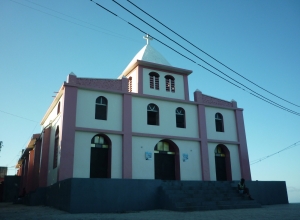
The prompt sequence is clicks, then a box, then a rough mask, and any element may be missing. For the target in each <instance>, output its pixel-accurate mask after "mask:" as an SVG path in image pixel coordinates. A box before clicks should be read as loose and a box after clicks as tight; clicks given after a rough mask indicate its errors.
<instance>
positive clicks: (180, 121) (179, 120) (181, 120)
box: [176, 108, 185, 128]
mask: <svg viewBox="0 0 300 220" xmlns="http://www.w3.org/2000/svg"><path fill="white" fill-rule="evenodd" d="M176 127H177V128H185V111H184V109H183V108H177V109H176Z"/></svg>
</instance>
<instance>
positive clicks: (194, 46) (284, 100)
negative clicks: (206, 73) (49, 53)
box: [112, 0, 300, 107]
mask: <svg viewBox="0 0 300 220" xmlns="http://www.w3.org/2000/svg"><path fill="white" fill-rule="evenodd" d="M112 1H114V2H116V1H115V0H112ZM127 1H128V2H129V3H130V4H132V5H133V6H135V7H136V8H137V9H139V10H140V11H142V12H144V13H145V14H146V15H148V16H149V17H151V18H152V19H154V20H155V21H156V22H158V23H159V24H161V25H162V26H164V27H165V28H167V29H168V30H169V31H171V32H172V33H174V34H175V35H177V36H178V37H180V38H181V39H182V40H184V41H185V42H187V43H189V44H190V45H192V46H193V47H194V48H196V49H198V50H199V51H201V52H202V53H204V54H205V55H207V56H208V57H210V58H211V59H213V60H214V61H216V62H217V63H219V64H221V65H222V66H224V67H226V68H227V69H229V70H230V71H232V72H233V73H235V74H237V75H238V76H240V77H242V78H243V79H245V80H247V81H248V82H250V83H251V84H253V85H255V86H257V87H258V88H260V89H262V90H264V91H265V92H267V93H269V94H271V95H273V96H275V97H277V98H279V99H281V100H283V101H285V102H287V103H289V104H292V105H294V106H297V107H300V106H299V105H297V104H294V103H292V102H290V101H288V100H286V99H284V98H281V97H279V96H277V95H276V94H274V93H272V92H270V91H268V90H267V89H265V88H263V87H261V86H259V85H257V84H256V83H254V82H253V81H251V80H249V79H248V78H246V77H244V76H243V75H242V74H240V73H238V72H236V71H235V70H233V69H232V68H230V67H228V66H227V65H225V64H224V63H222V62H221V61H219V60H218V59H216V58H215V57H213V56H211V55H210V54H208V53H207V52H205V51H204V50H202V49H201V48H199V47H197V46H196V45H195V44H193V43H191V42H190V41H189V40H187V39H186V38H184V37H182V36H181V35H180V34H178V33H177V32H175V31H174V30H172V29H171V28H169V27H168V26H166V25H165V24H163V23H162V22H160V21H159V20H157V19H156V18H155V17H153V16H151V15H150V14H149V13H147V12H146V11H144V10H143V9H141V8H140V7H138V6H137V5H136V4H134V3H133V2H131V1H130V0H127ZM117 4H118V3H117Z"/></svg>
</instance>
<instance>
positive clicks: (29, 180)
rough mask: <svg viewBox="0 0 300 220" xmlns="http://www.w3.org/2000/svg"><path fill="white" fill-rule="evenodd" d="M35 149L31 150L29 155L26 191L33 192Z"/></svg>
mask: <svg viewBox="0 0 300 220" xmlns="http://www.w3.org/2000/svg"><path fill="white" fill-rule="evenodd" d="M34 151H35V150H34V149H32V150H31V151H29V155H28V159H29V160H28V174H27V184H26V192H31V191H32V190H33V165H34Z"/></svg>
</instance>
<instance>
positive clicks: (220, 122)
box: [215, 113, 224, 132]
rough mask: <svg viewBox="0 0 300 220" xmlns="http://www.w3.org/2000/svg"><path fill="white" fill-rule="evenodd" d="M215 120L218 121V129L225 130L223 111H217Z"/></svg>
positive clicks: (218, 130)
mask: <svg viewBox="0 0 300 220" xmlns="http://www.w3.org/2000/svg"><path fill="white" fill-rule="evenodd" d="M215 121H216V131H217V132H224V121H223V115H222V114H221V113H216V115H215Z"/></svg>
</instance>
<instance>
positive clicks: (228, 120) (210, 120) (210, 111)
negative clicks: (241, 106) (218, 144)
mask: <svg viewBox="0 0 300 220" xmlns="http://www.w3.org/2000/svg"><path fill="white" fill-rule="evenodd" d="M218 112H219V113H221V114H222V115H223V122H224V132H217V131H216V124H215V114H216V113H218ZM205 116H206V128H207V138H208V139H214V140H227V141H238V139H237V129H236V120H235V114H234V110H229V109H222V108H214V107H205Z"/></svg>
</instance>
